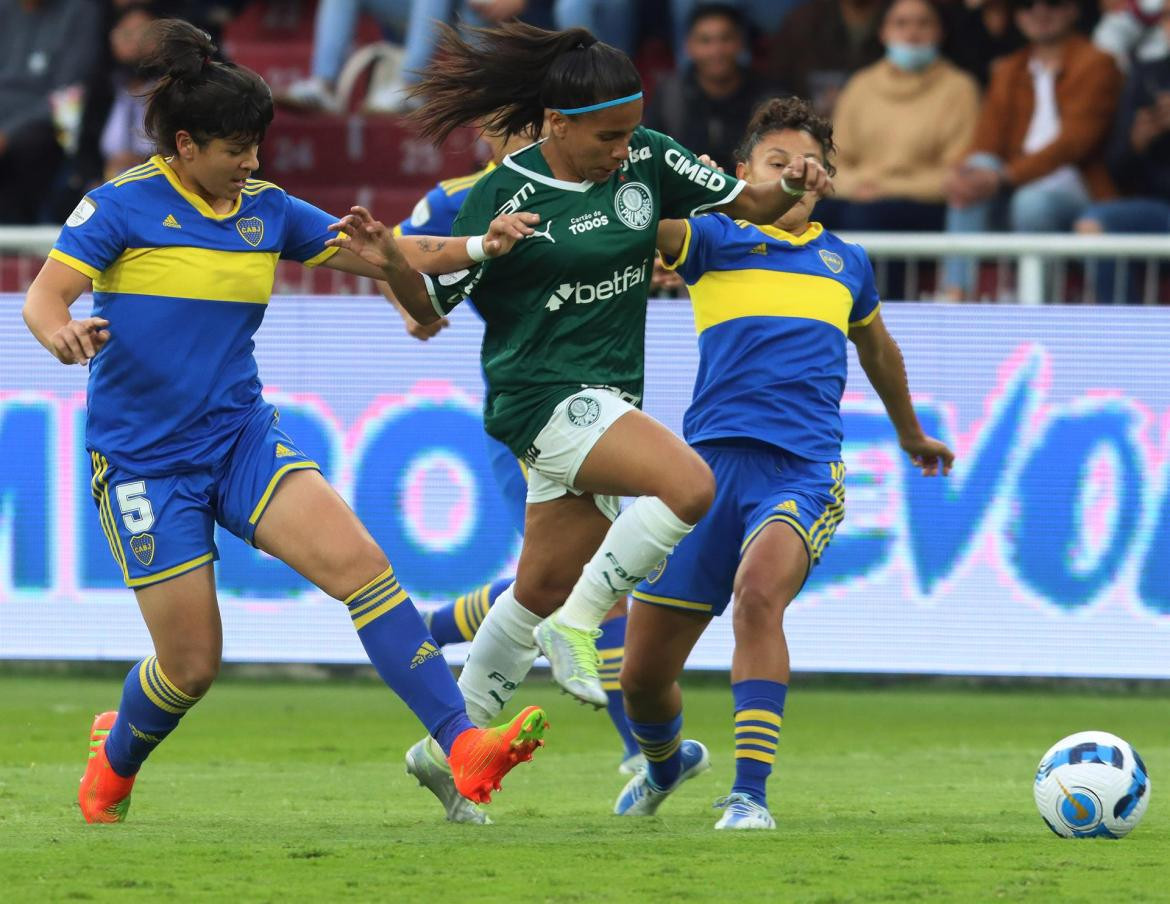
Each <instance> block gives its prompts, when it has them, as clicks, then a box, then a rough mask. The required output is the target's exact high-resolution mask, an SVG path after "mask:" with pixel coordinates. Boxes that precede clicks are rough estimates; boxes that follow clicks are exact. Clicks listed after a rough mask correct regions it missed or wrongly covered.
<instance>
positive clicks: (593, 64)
mask: <svg viewBox="0 0 1170 904" xmlns="http://www.w3.org/2000/svg"><path fill="white" fill-rule="evenodd" d="M437 27H438V30H439V35H438V44H437V47H436V50H435V54H434V56H433V57H432V58H431V62H430V63H429V64H428V65H427V66H426V68H425V69H423V70H422V71H421V72H420V73H419V74H420V75H421V76H422V81H420V82H419V83H418V84H417V85H415V87H414V88H413V89H412V90H411V96H412V97H415V98H418V99H420V100H422V101H423V105H422V106H421V107H419V109H417V110H416V111H415V112H414V113H413V114H411V117H412V119H413V120H414V121H415V123H416V124H417V125H418V127H419V130H420V131H421V132H422V134H423V135H424V136H425V137H427V138H430V139H431V140H432V141H434V142H435V143H436V144H439V143H441V142H442V141H443V139H445V138H446V137H447V136H448V135H450V134H451V133H452V132H454V131H455V130H456V129H458V128H459V127H460V126H464V125H478V126H482V127H483V128H485V129H488V130H490V131H493V132H498V133H501V134H505V135H508V136H512V135H523V134H537V135H538V134H540V131H541V129H542V128H543V126H544V111H545V110H546V109H549V108H551V109H554V110H555V109H573V108H576V107H586V106H590V105H592V104H596V103H602V102H604V101H607V100H615V99H617V98H619V97H627V96H629V95H631V94H636V93H638V92H639V91H641V90H642V78H641V76H639V75H638V70H637V69H635V68H634V64H633V63H632V62H630V58H629V57H628V56H626V55H625V54H624V53H622V52H621V51H620V50H618V49H617V48H616V47H611V46H610V45H608V44H605V43H602V42H601V41H598V40H597V38H595V37H594V36H593V34H592V33H591V32H590V31H589V30H588V29H586V28H569V29H566V30H564V31H547V30H545V29H543V28H537V27H536V26H534V25H527V24H525V23H523V22H508V23H505V24H503V25H499V26H497V27H495V28H468V29H466V32H467V37H466V38H464V37H463V36H462V35H461V34H460V33H459V32H458V31H456V30H455V29H454V28H452V27H451V26H450V25H445V24H439V25H438V26H437Z"/></svg>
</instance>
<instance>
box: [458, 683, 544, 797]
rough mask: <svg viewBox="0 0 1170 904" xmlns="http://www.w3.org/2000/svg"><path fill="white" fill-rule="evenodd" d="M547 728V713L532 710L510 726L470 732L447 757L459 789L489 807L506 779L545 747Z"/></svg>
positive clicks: (521, 713)
mask: <svg viewBox="0 0 1170 904" xmlns="http://www.w3.org/2000/svg"><path fill="white" fill-rule="evenodd" d="M547 728H548V719H547V718H546V717H545V715H544V710H543V709H541V708H540V707H539V706H528V707H525V708H524V709H523V710H522V711H521V712H520V714H519V715H517V716H516V718H514V719H513V720H512V721H511V722H509V723H508V724H507V725H500V726H498V727H496V728H469V729H467V731H465V732H463V734H461V735H459V737H457V738H456V739H455V743H454V745H452V747H451V754H450V756H448V757H447V762H448V763H449V764H450V765H451V774H452V775H453V777H454V778H455V787H456V789H457V790H458V791H459V793H460V794H462V795H463V796H464V797H466V798H467V799H468V800H473V801H475V802H476V803H477V804H486V803H489V802H490V801H491V799H492V792H493V791H499V790H500V782H501V781H502V780H503V778H504V776H505V775H507V774H508V773H509V772H511V771H512V768H513V767H515V766H518V765H519V764H520V763H526V762H528V761H529V760H530V759H532V754H533V752H535V750H536V748H537V747H543V746H544V732H545V730H546V729H547Z"/></svg>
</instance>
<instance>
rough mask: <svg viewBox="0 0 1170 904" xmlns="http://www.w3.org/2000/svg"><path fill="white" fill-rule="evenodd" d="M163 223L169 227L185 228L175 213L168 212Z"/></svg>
mask: <svg viewBox="0 0 1170 904" xmlns="http://www.w3.org/2000/svg"><path fill="white" fill-rule="evenodd" d="M163 225H164V226H166V227H167V229H182V228H183V227H182V226H180V225H179V221H178V220H176V219H175V215H174V214H173V213H168V214H167V218H166V219H165V220H163Z"/></svg>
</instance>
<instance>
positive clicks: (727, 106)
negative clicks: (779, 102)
mask: <svg viewBox="0 0 1170 904" xmlns="http://www.w3.org/2000/svg"><path fill="white" fill-rule="evenodd" d="M747 48H748V41H747V26H746V23H745V21H744V19H743V14H742V13H741V12H740V11H739V10H738V9H736V8H735V7H734V6H730V5H726V4H721V3H707V4H702V5H700V6H697V7H695V10H694V11H693V12H692V13H691V16H690V20H689V25H688V27H687V39H686V53H687V57H688V60H689V65H686V66H685V67H684V68H682V69H681V70H680V71H679V72H676V73H675V74H673V75H671V76H669V77H668V78H666V79H664V80H663V81H662V82H661V83H660V84H659V86H658V88H657V90H656V91H655V92H654V96H653V97H652V98H651V100H650V103H649V105H648V106H647V108H646V116H645V120H646V125H647V126H649V127H650V128H651V129H656V130H658V131H660V132H665V133H667V134H668V135H671V136H673V137H674V138H676V139H677V140H678V141H680V142H681V143H682V144H684V145H686V146H687V147H688V148H690V149H691V150H693V151H695V152H696V153H700V154H710V155H711V157H712V158H714V160H715V162H716V163H718V164H719V165H720V166H724V167H730V166H732V165H733V164H734V162H735V160H734V154H735V148H736V146H737V145H738V144H739V141H740V139H741V138H742V137H743V130H744V129H745V128H746V127H747V123H748V120H750V119H751V115H752V110H753V109H754V108H755V106H756V104H758V103H759V102H760V101H762V100H765V99H766V98H768V97H772V96H774V95H775V94H776V93H777V92H775V91H772V90H769V88H768V86H767V85H766V84H762V83H761V82H760V81H759V79H758V78H755V77H754V76H753V75H752V73H751V71H750V70H749V69H748V68H747V67H746V66H745V65H744V63H745V58H746V56H747V53H748V49H747ZM784 93H787V92H784Z"/></svg>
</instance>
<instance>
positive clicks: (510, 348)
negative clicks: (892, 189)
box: [427, 128, 743, 456]
mask: <svg viewBox="0 0 1170 904" xmlns="http://www.w3.org/2000/svg"><path fill="white" fill-rule="evenodd" d="M742 189H743V183H742V182H740V181H738V180H736V179H735V178H734V177H733V176H729V175H725V174H723V173H720V172H718V171H717V170H714V169H711V168H709V167H706V166H703V165H702V164H701V163H699V161H698V159H697V158H696V157H695V155H694V154H692V153H691V152H690V151H688V150H687V149H686V148H684V147H682V146H681V145H679V144H677V143H676V142H675V141H673V140H672V139H671V138H668V137H667V136H665V135H662V134H660V133H658V132H653V131H651V130H649V129H644V128H638V129H636V130H635V131H634V134H633V136H632V137H631V139H630V153H629V159H628V160H627V161H626V162H625V163H624V164H623V165H622V168H621V169H620V170H618V171H617V172H616V173H614V174H613V175H612V176H611V177H610V178H609V179H608V180H607V181H605V182H601V183H597V182H566V181H564V180H562V179H555V178H553V176H552V174H551V171H550V170H549V167H548V164H547V163H546V162H545V159H544V155H543V154H542V153H541V149H540V142H538V143H537V144H533V145H529V146H528V147H526V148H524V149H523V150H520V151H517V152H516V153H514V154H512V155H510V156H508V157H506V158H505V159H504V162H503V164H502V165H501V166H499V167H497V168H496V169H494V170H492V171H491V172H490V173H488V174H487V175H486V176H484V177H483V178H481V179H480V180H479V181H478V182H477V183H476V184H475V187H474V188H472V190H471V192H470V193H469V194H468V196H467V199H466V200H465V201H464V202H463V207H462V208H461V209H460V211H459V216H458V218H457V219H456V220H455V225H454V227H453V229H452V234H453V235H479V234H481V233H483V232H485V231H486V230H487V228H488V225H489V224H490V223H491V221H492V219H493V218H495V217H496V216H497V215H498V214H500V213H515V212H518V211H532V212H535V213H538V214H540V223H539V224H537V226H536V227H535V229H536V231H535V233H534V234H533V235H530V236H528V237H527V238H526V239H524V240H523V241H521V242H519V243H517V245H516V246H515V248H513V249H512V251H511V253H509V254H506V255H504V256H503V257H499V258H493V259H490V260H487V261H485V262H484V263H482V264H480V265H479V266H477V267H475V268H473V269H471V270H464V271H461V272H459V273H451V274H447V275H445V276H441V277H438V278H437V279H433V280H432V279H428V280H427V285H428V288H429V290H430V292H431V300H432V302H433V303H434V305H435V309H436V311H438V313H439V314H440V315H441V316H445V315H446V314H448V313H449V312H450V311H451V310H452V309H453V308H454V307H455V305H457V304H458V303H459V302H460V301H461V300H462V299H463V298H465V297H466V296H467V295H473V296H474V299H475V306H476V308H477V309H478V310H479V312H480V314H481V315H482V316H483V319H484V324H485V331H484V339H483V367H484V373H485V374H486V376H487V383H488V395H487V400H486V403H485V406H484V425H485V427H486V428H487V431H488V433H490V434H491V435H492V436H494V437H496V438H497V439H499V440H500V441H502V442H504V443H505V444H507V445H508V446H509V447H510V448H511V449H512V451H513V452H515V453H516V454H517V455H518V456H523V455H524V454H525V452H526V451H527V450H528V448H529V446H530V445H531V443H532V441H533V439H534V438H535V437H536V435H537V433H539V432H540V430H541V428H543V427H544V425H545V424H546V423H547V421H548V419H549V417H550V416H551V414H552V411H553V409H554V408H555V407H556V406H557V404H558V403H559V402H560V401H561V400H562V399H565V398H567V397H568V396H569V395H571V394H572V393H574V392H576V391H577V390H579V389H580V388H581V387H582V386H608V387H612V388H614V389H617V390H619V391H621V392H622V393H624V394H626V395H627V396H628V397H629V398H630V399H632V400H634V401H635V402H636V401H637V400H640V399H641V396H642V378H643V371H644V359H645V349H644V345H645V332H646V300H647V298H648V296H649V290H650V276H651V273H652V272H653V269H654V244H655V239H656V236H657V231H658V221H659V219H660V218H662V217H667V218H682V217H688V216H691V215H693V214H695V213H696V212H698V211H701V210H704V209H706V208H709V207H715V206H718V205H721V204H726V203H728V202H729V201H731V200H732V199H733V198H735V196H736V195H738V194H739V192H740V191H741V190H742Z"/></svg>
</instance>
